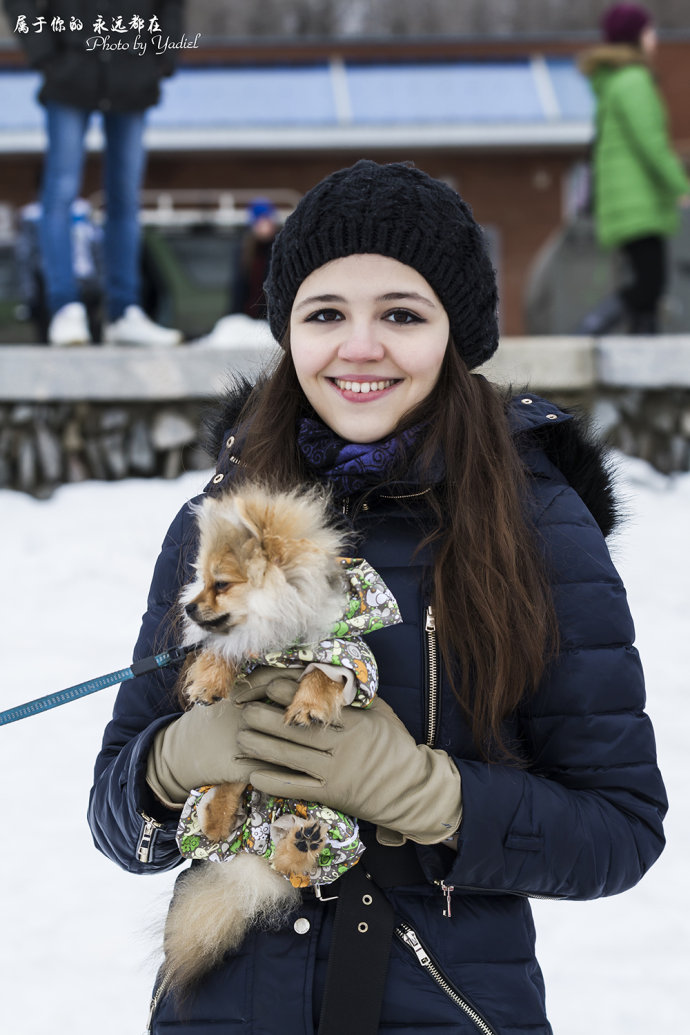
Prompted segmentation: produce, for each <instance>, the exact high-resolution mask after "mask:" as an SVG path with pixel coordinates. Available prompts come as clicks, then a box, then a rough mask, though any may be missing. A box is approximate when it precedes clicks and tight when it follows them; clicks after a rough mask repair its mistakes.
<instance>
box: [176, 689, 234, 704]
mask: <svg viewBox="0 0 690 1035" xmlns="http://www.w3.org/2000/svg"><path fill="white" fill-rule="evenodd" d="M227 696H228V695H227V692H226V693H219V692H218V690H217V689H216V688H213V687H206V686H198V685H197V686H194V687H189V689H186V690H185V697H186V698H187V701H188V702H189V704H190V705H193V704H215V702H216V701H223V700H224V699H225V698H226V697H227Z"/></svg>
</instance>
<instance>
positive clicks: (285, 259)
mask: <svg viewBox="0 0 690 1035" xmlns="http://www.w3.org/2000/svg"><path fill="white" fill-rule="evenodd" d="M361 254H376V255H386V256H388V257H389V258H392V259H397V260H398V261H399V262H402V263H404V264H405V265H406V266H411V267H412V268H413V269H415V270H417V272H418V273H420V274H421V275H422V276H423V277H424V279H425V280H426V281H427V282H428V283H429V284H430V285H431V287H432V288H433V289H434V291H435V292H436V294H437V295H438V297H439V298H440V300H441V302H442V304H443V307H444V309H445V310H446V312H447V314H448V318H449V321H450V331H451V335H452V338H453V341H454V343H455V346H456V348H457V349H458V351H459V353H460V355H461V357H462V359H463V360H464V361H465V363H466V364H467V366H468V367H469V368H470V369H472V368H473V367H476V366H479V364H481V363H484V362H485V361H486V360H487V359H489V357H490V356H491V355H493V353H494V352H495V351H496V348H497V346H498V325H497V320H496V304H497V293H496V276H495V273H494V270H493V267H492V265H491V261H490V259H489V256H488V253H487V250H486V243H485V240H484V234H483V232H482V229H481V227H480V226H479V224H478V223H477V222H476V221H475V219H474V217H473V216H472V210H471V209H470V207H469V205H468V204H467V203H466V202H465V201H463V200H462V198H461V197H460V195H459V194H458V193H457V192H456V191H454V190H453V189H452V188H451V187H449V186H448V185H447V184H445V183H442V182H441V181H440V180H434V179H432V177H431V176H428V175H427V174H426V173H424V172H422V171H421V170H420V169H416V168H414V167H413V166H410V165H407V164H403V163H399V162H394V163H390V164H388V165H379V164H377V163H376V162H372V161H369V160H366V159H363V160H362V161H359V162H357V163H356V165H353V166H351V167H350V168H348V169H340V170H339V171H338V172H335V173H333V174H332V175H331V176H328V177H327V178H326V179H325V180H322V181H321V183H318V184H317V185H316V186H315V187H313V188H312V190H310V191H309V192H308V193H307V194H305V196H304V197H303V198H302V200H301V201H300V202H299V204H298V205H297V207H296V208H295V210H294V212H293V213H292V214H291V215H290V216H289V217H288V219H287V220H286V222H285V226H284V227H283V229H282V230H281V232H280V233H279V234H278V236H277V237H276V240H275V242H274V245H273V252H272V258H271V268H270V271H269V275H268V279H267V280H266V284H265V287H264V290H265V293H266V297H267V299H268V321H269V324H270V327H271V331H272V333H273V335H274V337H275V338H276V339H277V340H278V341H282V340H283V339H284V337H285V334H286V333H287V330H288V328H289V323H290V311H291V309H292V304H293V302H294V299H295V295H296V294H297V291H298V290H299V286H300V284H301V283H302V281H303V280H305V278H306V277H308V276H309V274H310V273H312V272H313V271H314V270H316V269H318V268H319V267H320V266H324V265H325V264H326V263H327V262H330V261H331V260H332V259H339V258H343V257H345V256H347V255H361Z"/></svg>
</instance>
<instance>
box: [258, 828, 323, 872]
mask: <svg viewBox="0 0 690 1035" xmlns="http://www.w3.org/2000/svg"><path fill="white" fill-rule="evenodd" d="M291 818H292V819H293V820H294V822H293V824H292V826H291V829H289V830H288V831H287V832H286V833H285V835H284V836H283V837H281V838H280V840H278V841H277V842H276V850H275V854H274V856H273V859H272V864H273V867H274V869H276V870H279V871H280V872H281V873H285V874H287V875H288V876H290V875H291V874H298V875H300V876H308V875H309V874H312V873H314V872H315V870H316V867H317V865H318V861H319V856H320V855H321V852H322V851H323V849H324V847H325V844H326V834H327V832H328V831H327V829H326V827H325V826H324V824H323V823H321V822H319V821H318V820H313V819H305V820H297V819H295V817H291Z"/></svg>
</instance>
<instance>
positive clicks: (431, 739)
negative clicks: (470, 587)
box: [424, 605, 438, 747]
mask: <svg viewBox="0 0 690 1035" xmlns="http://www.w3.org/2000/svg"><path fill="white" fill-rule="evenodd" d="M424 629H425V633H426V684H427V706H426V739H425V741H424V743H425V744H426V745H427V747H433V746H434V744H435V743H436V730H437V727H438V642H437V640H436V619H435V617H434V609H433V608H432V607H431V606H430V605H429V606H428V607H427V609H426V612H425V619H424Z"/></svg>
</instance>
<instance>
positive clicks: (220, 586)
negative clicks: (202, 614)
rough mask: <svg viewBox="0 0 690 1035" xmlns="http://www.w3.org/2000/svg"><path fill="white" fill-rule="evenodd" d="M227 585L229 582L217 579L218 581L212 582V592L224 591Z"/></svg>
mask: <svg viewBox="0 0 690 1035" xmlns="http://www.w3.org/2000/svg"><path fill="white" fill-rule="evenodd" d="M229 585H230V583H229V582H221V581H220V580H219V581H218V582H214V583H213V591H214V593H224V592H225V590H226V589H227V588H228V586H229Z"/></svg>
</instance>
